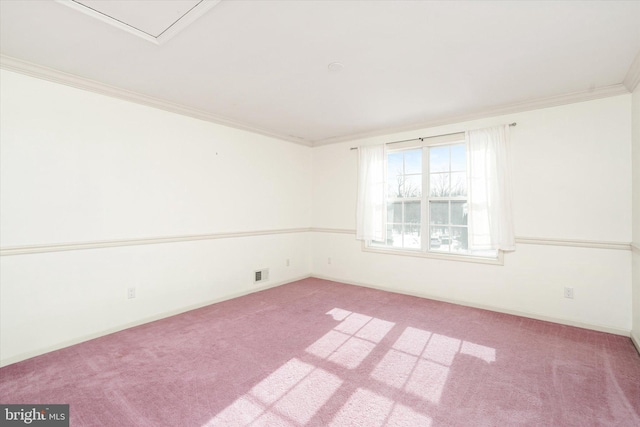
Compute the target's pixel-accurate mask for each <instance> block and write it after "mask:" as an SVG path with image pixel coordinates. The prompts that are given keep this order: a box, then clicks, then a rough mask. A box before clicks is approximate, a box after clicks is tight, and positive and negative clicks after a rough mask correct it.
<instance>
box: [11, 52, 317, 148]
mask: <svg viewBox="0 0 640 427" xmlns="http://www.w3.org/2000/svg"><path fill="white" fill-rule="evenodd" d="M0 68H2V69H5V70H7V71H13V72H16V73H20V74H24V75H27V76H30V77H35V78H38V79H43V80H47V81H50V82H53V83H58V84H62V85H66V86H70V87H73V88H76V89H82V90H87V91H89V92H94V93H97V94H100V95H106V96H110V97H113V98H117V99H122V100H124V101H129V102H134V103H136V104H141V105H145V106H147V107H151V108H158V109H160V110H165V111H169V112H171V113H176V114H180V115H183V116H187V117H193V118H194V119H199V120H204V121H207V122H211V123H215V124H218V125H222V126H228V127H232V128H235V129H240V130H244V131H249V132H253V133H257V134H260V135H264V136H268V137H271V138H277V139H280V140H285V141H289V142H293V143H296V144H300V145H305V146H307V147H311V143H310V142H308V141H306V140H304V139H303V138H299V137H296V136H292V135H282V134H280V133H278V132H275V131H270V130H267V129H263V128H258V127H255V126H251V125H246V124H244V123H240V122H237V121H233V120H230V119H226V118H223V117H220V116H217V115H215V114H213V113H209V112H207V111H204V110H198V109H196V108H191V107H187V106H185V105H181V104H176V103H174V102H170V101H165V100H162V99H159V98H154V97H152V96H147V95H143V94H140V93H137V92H132V91H129V90H126V89H121V88H118V87H115V86H110V85H108V84H105V83H101V82H99V81H96V80H91V79H87V78H84V77H79V76H76V75H73V74H69V73H65V72H63V71H58V70H54V69H53V68H48V67H43V66H42V65H38V64H34V63H31V62H27V61H23V60H21V59H17V58H13V57H10V56H6V55H0Z"/></svg>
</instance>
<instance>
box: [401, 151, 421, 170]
mask: <svg viewBox="0 0 640 427" xmlns="http://www.w3.org/2000/svg"><path fill="white" fill-rule="evenodd" d="M404 173H406V174H409V173H422V150H421V149H420V150H410V151H405V152H404Z"/></svg>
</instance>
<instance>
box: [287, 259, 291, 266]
mask: <svg viewBox="0 0 640 427" xmlns="http://www.w3.org/2000/svg"><path fill="white" fill-rule="evenodd" d="M286 264H287V267H289V266H290V265H291V262H289V258H287V262H286Z"/></svg>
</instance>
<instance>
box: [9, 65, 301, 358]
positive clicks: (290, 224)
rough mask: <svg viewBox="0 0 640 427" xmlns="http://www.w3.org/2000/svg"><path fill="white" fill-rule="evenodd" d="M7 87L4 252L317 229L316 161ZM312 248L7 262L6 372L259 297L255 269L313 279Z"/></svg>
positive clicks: (30, 83) (132, 250)
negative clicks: (127, 330)
mask: <svg viewBox="0 0 640 427" xmlns="http://www.w3.org/2000/svg"><path fill="white" fill-rule="evenodd" d="M0 78H1V81H0V86H1V87H2V91H1V92H0V96H1V99H0V101H1V104H0V108H1V112H2V114H1V123H0V127H1V132H2V133H1V135H0V141H1V146H0V150H1V151H0V161H1V164H0V173H1V175H0V185H1V187H0V197H1V199H0V228H1V230H2V232H1V235H0V238H1V241H0V246H1V247H2V248H7V247H16V246H18V247H19V246H24V245H54V244H61V243H83V242H96V241H103V240H120V239H126V240H129V239H142V238H157V237H168V236H182V235H198V234H210V233H229V232H240V231H242V232H245V231H263V230H281V229H297V228H307V227H309V224H310V221H311V219H310V218H311V213H310V208H311V196H310V192H309V188H310V187H311V148H308V147H303V146H299V145H294V144H291V143H289V142H285V141H280V140H277V139H273V138H268V137H264V136H260V135H255V134H252V133H249V132H244V131H240V130H235V129H231V128H227V127H224V126H218V125H215V124H212V123H208V122H204V121H199V120H196V119H192V118H188V117H184V116H180V115H177V114H173V113H168V112H165V111H161V110H157V109H153V108H149V107H145V106H141V105H138V104H134V103H129V102H125V101H121V100H118V99H114V98H110V97H106V96H102V95H98V94H95V93H91V92H86V91H81V90H76V89H73V88H70V87H67V86H62V85H58V84H54V83H51V82H47V81H44V80H39V79H34V78H31V77H27V76H24V75H20V74H16V73H12V72H8V71H4V70H3V71H1V74H0ZM308 248H309V236H308V233H305V232H298V233H284V234H272V235H262V236H249V237H241V238H227V239H218V240H200V241H188V242H179V243H168V244H157V245H144V246H123V247H112V248H106V249H91V250H79V251H66V252H51V253H36V254H27V255H12V256H3V257H1V258H0V263H1V264H0V340H1V341H0V363H2V364H7V363H11V362H13V361H16V360H20V359H22V358H24V357H28V356H32V355H35V354H38V353H41V352H43V351H47V350H50V349H52V348H56V347H59V346H62V345H65V344H69V343H73V342H78V341H81V340H83V339H86V338H89V337H93V336H97V335H100V334H101V333H104V332H105V331H113V330H118V329H121V328H124V327H126V326H127V325H131V324H135V323H140V322H143V321H145V320H148V319H152V318H158V317H162V316H165V315H167V314H169V313H173V312H177V311H180V310H184V309H187V308H189V307H193V306H198V305H203V304H206V303H207V302H210V301H214V300H219V299H223V298H228V297H231V296H235V295H238V294H242V293H246V292H249V291H252V290H255V289H256V285H254V284H253V281H252V274H253V271H254V270H255V269H259V268H266V267H269V268H270V269H271V271H270V281H269V282H267V285H269V284H271V285H274V284H277V283H282V282H286V281H291V280H294V279H296V278H299V277H304V276H307V275H309V273H310V264H309V252H308ZM286 259H290V266H289V267H287V266H286ZM132 286H133V287H136V288H137V298H136V299H134V300H127V299H126V291H127V288H128V287H132Z"/></svg>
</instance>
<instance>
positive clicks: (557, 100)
mask: <svg viewBox="0 0 640 427" xmlns="http://www.w3.org/2000/svg"><path fill="white" fill-rule="evenodd" d="M639 58H640V55H638V56H637V57H636V59H635V61H634V63H633V65H632V67H631V68H630V69H629V72H628V73H627V78H625V81H624V84H616V85H611V86H604V87H601V88H597V89H593V90H587V91H582V92H574V93H569V94H564V95H557V96H551V97H547V98H540V99H536V100H531V101H525V102H519V103H514V104H510V105H505V106H500V107H495V108H489V109H485V110H481V111H475V112H473V113H467V114H460V115H455V116H448V117H444V118H439V119H434V120H428V121H424V122H420V123H418V124H413V125H407V126H398V127H393V128H385V129H379V130H376V131H371V132H363V133H358V134H351V135H346V136H337V137H332V138H326V139H322V140H317V141H313V142H312V141H308V140H306V139H304V138H300V137H297V136H293V135H285V134H281V133H278V132H275V131H271V130H268V129H263V128H259V127H255V126H250V125H246V124H244V123H240V122H237V121H234V120H230V119H226V118H224V117H220V116H218V115H215V114H212V113H209V112H207V111H204V110H199V109H196V108H191V107H187V106H185V105H181V104H177V103H173V102H170V101H165V100H162V99H159V98H154V97H151V96H148V95H143V94H140V93H137V92H133V91H129V90H126V89H121V88H118V87H115V86H111V85H107V84H105V83H101V82H98V81H96V80H91V79H87V78H84V77H79V76H76V75H74V74H70V73H65V72H63V71H58V70H55V69H53V68H48V67H44V66H42V65H38V64H34V63H32V62H28V61H24V60H21V59H18V58H14V57H10V56H7V55H0V68H2V69H5V70H8V71H13V72H17V73H21V74H24V75H28V76H31V77H36V78H40V79H43V80H48V81H51V82H54V83H59V84H63V85H66V86H70V87H74V88H76V89H82V90H87V91H90V92H94V93H98V94H101V95H106V96H110V97H113V98H118V99H122V100H125V101H129V102H134V103H137V104H141V105H145V106H147V107H152V108H158V109H161V110H165V111H169V112H172V113H176V114H180V115H183V116H188V117H192V118H195V119H199V120H204V121H208V122H211V123H215V124H218V125H222V126H227V127H231V128H235V129H240V130H244V131H248V132H252V133H256V134H259V135H263V136H267V137H271V138H277V139H280V140H284V141H288V142H293V143H295V144H299V145H303V146H307V147H319V146H323V145H329V144H336V143H339V142H345V141H354V140H359V139H364V138H371V137H376V136H383V135H390V134H394V133H400V132H409V131H414V130H419V129H426V128H431V127H436V126H444V125H449V124H455V123H462V122H466V121H471V120H478V119H483V118H487V117H495V116H502V115H506V114H515V113H520V112H523V111H531V110H538V109H542V108H549V107H557V106H561V105H567V104H574V103H578V102H585V101H591V100H595V99H601V98H608V97H612V96H618V95H625V94H629V92H630V91H631V89H629V88H631V87H633V88H635V87H636V86H637V85H638V83H639V82H640V59H639Z"/></svg>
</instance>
